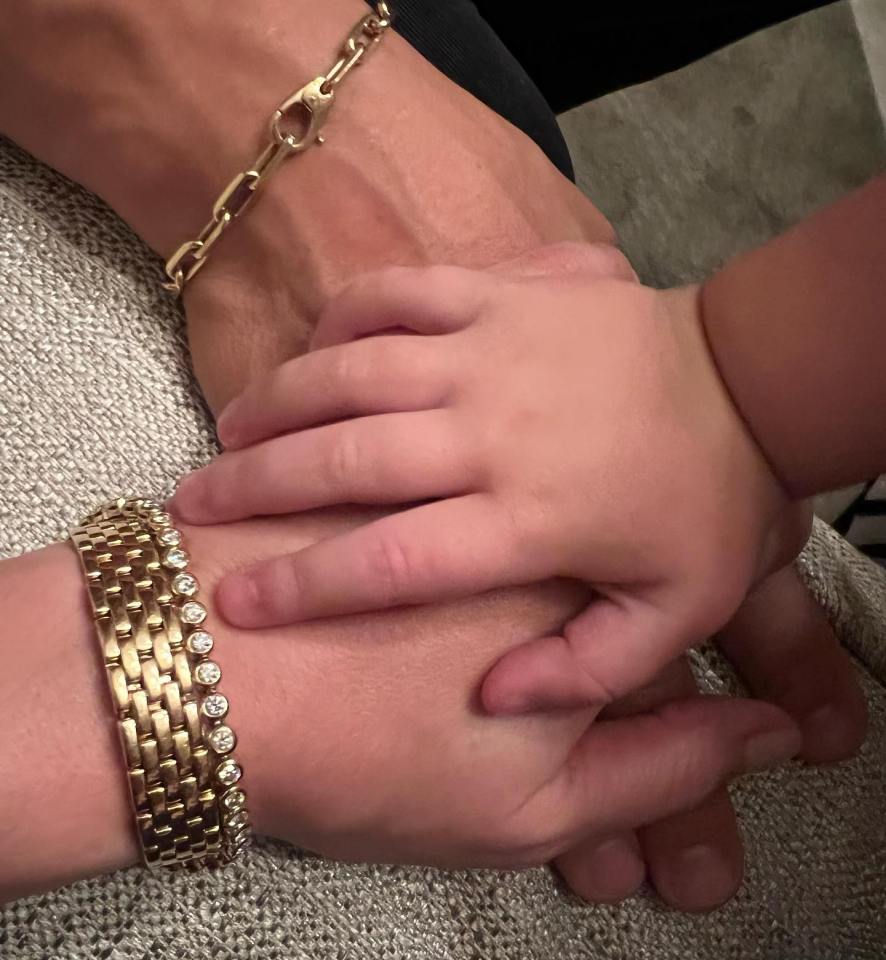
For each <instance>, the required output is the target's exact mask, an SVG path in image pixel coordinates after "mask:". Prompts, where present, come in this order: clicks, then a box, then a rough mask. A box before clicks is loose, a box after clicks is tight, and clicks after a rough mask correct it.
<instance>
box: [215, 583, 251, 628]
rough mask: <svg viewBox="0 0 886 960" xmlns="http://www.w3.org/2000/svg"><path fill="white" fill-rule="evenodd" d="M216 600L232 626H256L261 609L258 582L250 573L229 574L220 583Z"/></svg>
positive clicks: (222, 613) (223, 615)
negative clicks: (257, 615)
mask: <svg viewBox="0 0 886 960" xmlns="http://www.w3.org/2000/svg"><path fill="white" fill-rule="evenodd" d="M216 602H217V604H218V609H219V611H220V613H221V615H222V617H224V619H225V620H227V621H228V623H230V624H231V625H232V626H235V627H250V626H254V625H255V621H256V614H257V613H258V611H259V609H260V607H259V589H258V583H257V581H256V580H255V578H254V577H252V576H250V575H249V574H248V573H231V574H228V576H226V577H225V578H224V579H223V580H222V582H221V583H220V584H219V585H218V590H217V595H216Z"/></svg>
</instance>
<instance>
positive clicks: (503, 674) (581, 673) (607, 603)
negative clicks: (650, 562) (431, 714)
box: [482, 597, 698, 713]
mask: <svg viewBox="0 0 886 960" xmlns="http://www.w3.org/2000/svg"><path fill="white" fill-rule="evenodd" d="M695 639H698V638H694V637H691V636H690V635H689V633H688V631H687V630H686V629H685V628H684V627H683V625H682V623H681V621H680V620H679V619H676V618H674V617H672V616H669V615H665V614H663V613H662V612H660V611H659V610H658V609H657V608H655V607H653V606H652V605H650V604H648V603H646V602H643V601H639V600H634V599H630V598H628V599H625V600H624V601H616V600H612V599H609V598H607V597H601V598H599V599H598V600H594V601H593V602H592V603H591V604H590V605H589V606H588V607H587V608H586V609H585V611H584V612H583V613H581V614H580V615H579V616H578V617H576V618H575V619H574V620H572V621H571V622H570V623H568V624H567V625H566V627H565V628H564V630H563V635H562V636H559V637H542V638H540V639H537V640H532V641H530V642H529V643H525V644H523V645H522V646H519V647H516V648H514V649H513V650H511V651H509V652H508V653H506V654H505V655H504V657H502V659H501V660H499V661H498V663H496V664H495V666H493V668H492V669H491V670H490V671H489V673H488V674H487V676H486V678H485V680H484V681H483V688H482V698H483V704H484V706H485V707H486V709H487V710H488V711H489V712H490V713H528V712H530V711H532V710H549V709H555V708H565V707H583V706H590V705H594V704H596V705H602V704H606V703H612V702H613V701H615V700H618V699H620V698H621V697H622V696H625V695H626V694H627V693H628V692H629V691H631V690H633V689H636V688H637V687H640V686H643V685H644V684H645V683H647V682H649V680H651V679H652V678H653V677H654V676H655V675H656V674H657V673H658V672H659V671H661V670H662V669H663V668H664V667H665V665H666V664H667V663H669V662H670V661H671V660H673V659H675V657H676V656H677V655H678V654H680V653H681V652H682V651H683V650H684V649H686V648H687V647H689V646H691V644H692V642H693V641H694V640H695Z"/></svg>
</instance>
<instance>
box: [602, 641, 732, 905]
mask: <svg viewBox="0 0 886 960" xmlns="http://www.w3.org/2000/svg"><path fill="white" fill-rule="evenodd" d="M699 695H700V694H699V692H698V687H697V685H696V683H695V678H694V677H693V675H692V671H691V670H690V668H689V664H688V663H687V662H686V660H685V658H683V657H680V659H679V660H675V661H674V662H673V663H671V664H669V665H668V666H667V667H665V669H664V670H663V671H662V672H661V673H660V674H659V675H658V676H657V677H655V679H654V680H653V681H652V682H651V683H649V684H647V685H646V686H645V687H642V688H640V689H639V690H637V691H634V692H632V693H630V694H629V695H628V696H627V697H623V698H622V699H621V700H619V701H617V702H616V703H615V704H613V705H612V706H611V707H608V708H607V709H606V711H605V712H604V713H603V714H602V715H601V716H603V717H605V718H613V717H623V716H627V715H629V714H637V713H640V712H648V711H649V710H652V709H655V708H657V707H660V706H662V705H663V704H665V703H668V702H670V701H674V700H685V699H688V698H689V697H697V696H699ZM638 839H639V843H640V848H641V854H642V856H643V858H644V860H645V863H646V868H647V871H648V874H649V878H650V880H651V881H652V883H653V885H654V886H655V888H656V891H657V892H658V895H659V896H660V897H661V898H662V900H664V901H665V903H667V904H669V905H670V906H672V907H675V908H677V909H679V910H688V911H696V910H709V909H711V908H712V907H714V906H718V905H719V904H721V903H724V902H725V901H726V900H728V899H729V898H730V897H731V896H732V895H733V894H734V893H735V891H736V889H737V888H738V886H739V884H740V883H741V877H742V873H743V868H744V851H743V849H742V842H741V834H740V833H739V829H738V823H737V821H736V817H735V811H734V810H733V808H732V803H731V802H730V800H729V794H728V793H727V791H726V790H725V788H720V789H718V790H715V791H714V793H712V794H711V795H710V796H708V797H706V798H705V799H704V800H702V802H701V803H700V804H699V805H698V806H696V807H693V808H692V809H690V810H687V811H685V812H681V813H677V814H673V815H672V816H670V817H665V818H664V819H663V820H658V821H656V822H655V823H653V824H651V825H650V826H648V827H644V828H643V829H642V830H641V831H640V832H639V837H638Z"/></svg>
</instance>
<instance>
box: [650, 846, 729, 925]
mask: <svg viewBox="0 0 886 960" xmlns="http://www.w3.org/2000/svg"><path fill="white" fill-rule="evenodd" d="M667 873H668V875H669V876H668V883H667V895H668V899H669V901H674V902H676V904H677V905H678V906H679V907H680V908H681V909H683V910H712V909H713V908H714V907H718V906H720V904H721V903H725V902H726V901H727V900H728V899H729V898H730V897H731V896H732V895H733V894H734V893H735V891H736V889H737V887H738V885H739V883H740V882H741V870H740V869H739V870H736V864H734V863H733V862H731V861H730V860H729V859H728V858H727V857H726V855H725V854H724V852H723V851H722V850H720V849H718V848H717V847H713V846H710V845H709V844H706V843H698V844H695V845H694V846H691V847H687V848H686V849H685V850H683V851H681V852H680V854H679V855H678V856H677V857H676V858H675V861H674V863H673V864H671V865H669V866H668V868H667Z"/></svg>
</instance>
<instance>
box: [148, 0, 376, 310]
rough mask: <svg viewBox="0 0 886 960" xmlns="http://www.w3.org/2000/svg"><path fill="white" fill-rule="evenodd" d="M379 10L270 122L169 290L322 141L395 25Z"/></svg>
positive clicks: (184, 252) (185, 253) (174, 266)
mask: <svg viewBox="0 0 886 960" xmlns="http://www.w3.org/2000/svg"><path fill="white" fill-rule="evenodd" d="M374 6H375V11H374V12H373V13H369V14H367V15H366V16H365V17H361V19H360V20H359V21H358V22H357V23H356V24H354V27H353V28H352V29H351V32H350V33H349V34H348V36H347V37H346V38H345V41H344V43H343V44H342V46H341V49H340V51H339V57H338V59H337V60H336V61H335V63H334V64H333V65H332V67H330V69H329V70H328V71H327V72H326V73H325V74H322V75H321V76H319V77H315V78H314V79H313V80H311V81H310V82H309V83H306V84H305V85H304V86H303V87H302V88H301V89H300V90H296V91H295V93H293V94H291V95H290V96H289V97H287V98H286V99H285V100H284V101H283V102H282V103H281V104H280V106H279V107H277V109H276V110H275V111H274V112H273V113H272V114H271V118H270V120H269V121H268V133H269V138H270V143H269V144H268V145H267V146H266V147H265V149H264V150H262V152H261V153H260V154H259V155H258V157H257V158H256V160H255V162H254V163H253V164H252V166H251V167H250V168H249V169H248V170H244V171H243V172H242V173H238V174H237V176H236V177H234V179H233V180H232V181H231V182H230V183H229V184H228V185H227V186H226V187H225V189H224V190H222V192H221V194H220V195H219V197H218V199H217V200H216V201H215V204H214V205H213V207H212V219H211V220H210V221H209V222H208V223H207V224H206V226H205V227H203V229H202V230H201V231H200V233H199V234H198V235H197V237H196V238H195V239H193V240H188V241H186V242H185V243H183V244H182V245H181V246H180V247H179V248H178V250H176V251H175V253H174V254H173V255H172V256H171V257H170V258H169V260H167V262H166V276H167V277H168V278H169V279H168V282H166V283H164V284H163V286H164V287H165V288H166V289H167V290H169V291H171V292H172V293H175V294H176V295H179V296H180V295H181V293H182V291H183V290H184V288H185V284H187V283H188V281H189V280H191V279H192V278H193V277H194V276H195V275H196V273H197V271H198V270H200V269H201V268H202V266H203V264H205V263H206V258H207V257H208V255H209V252H210V251H211V250H212V248H213V247H214V246H215V244H216V243H217V242H218V240H219V238H220V237H221V236H222V234H223V233H224V232H225V231H226V230H227V228H228V227H229V226H230V225H231V224H232V223H233V222H234V220H236V218H237V217H239V216H240V215H241V214H242V213H243V211H244V210H245V209H246V207H247V206H248V205H249V203H250V201H251V200H252V199H253V197H254V196H255V193H256V191H257V190H258V188H259V187H260V186H261V185H262V184H263V183H264V181H265V180H266V179H267V178H268V177H269V176H270V175H271V174H272V173H273V172H274V171H275V170H276V169H277V167H279V166H280V164H281V163H282V162H283V161H284V160H286V159H287V158H288V157H291V156H294V155H295V154H299V153H304V151H305V150H307V149H308V148H309V147H312V146H313V145H314V144H315V143H322V142H323V136H322V130H323V126H324V124H325V123H326V120H327V118H328V116H329V111H330V110H331V109H332V104H333V103H334V101H335V94H336V90H337V89H338V85H339V84H340V83H341V82H342V80H344V78H345V77H346V76H347V75H348V74H349V73H350V72H351V70H352V69H353V68H354V67H356V66H359V65H360V64H361V63H362V62H363V61H364V60H365V59H366V56H367V54H368V52H369V51H370V50H371V49H372V47H373V46H374V45H375V44H376V43H378V41H379V40H381V38H382V36H383V35H384V33H385V31H386V30H387V29H388V27H390V25H391V11H390V8H389V7H388V5H387V3H386V2H385V0H376V2H375V4H374ZM296 111H301V114H302V120H303V123H304V127H303V130H302V132H301V133H300V134H298V135H296V134H294V133H292V132H286V130H285V129H284V126H283V124H284V122H285V121H291V120H292V119H293V114H294V113H295V112H296Z"/></svg>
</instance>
